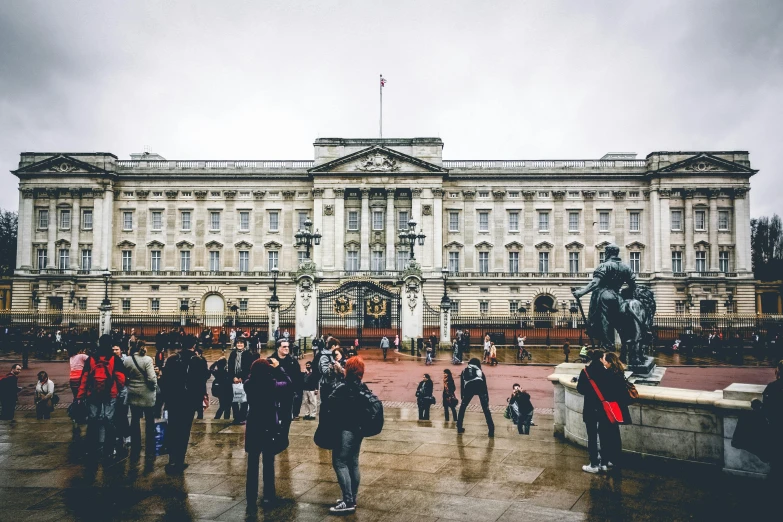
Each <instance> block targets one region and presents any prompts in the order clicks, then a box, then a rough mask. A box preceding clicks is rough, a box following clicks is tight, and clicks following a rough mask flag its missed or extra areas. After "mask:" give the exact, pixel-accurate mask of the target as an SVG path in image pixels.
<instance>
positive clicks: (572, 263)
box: [568, 252, 579, 274]
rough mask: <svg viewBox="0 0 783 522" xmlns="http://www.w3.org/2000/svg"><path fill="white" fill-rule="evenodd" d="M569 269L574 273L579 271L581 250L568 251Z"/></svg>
mask: <svg viewBox="0 0 783 522" xmlns="http://www.w3.org/2000/svg"><path fill="white" fill-rule="evenodd" d="M568 271H569V272H571V273H572V274H575V273H577V272H579V252H569V253H568Z"/></svg>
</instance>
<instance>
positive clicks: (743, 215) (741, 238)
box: [734, 188, 751, 272]
mask: <svg viewBox="0 0 783 522" xmlns="http://www.w3.org/2000/svg"><path fill="white" fill-rule="evenodd" d="M747 191H748V189H746V188H738V189H734V237H735V238H736V246H735V248H734V252H735V254H734V255H735V260H734V263H735V264H736V271H737V272H747V271H749V270H751V261H750V208H749V206H748V203H747V199H745V196H746V194H747Z"/></svg>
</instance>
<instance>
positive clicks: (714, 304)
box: [699, 299, 718, 314]
mask: <svg viewBox="0 0 783 522" xmlns="http://www.w3.org/2000/svg"><path fill="white" fill-rule="evenodd" d="M699 312H701V313H703V314H714V313H717V312H718V301H715V300H712V299H703V300H701V301H699Z"/></svg>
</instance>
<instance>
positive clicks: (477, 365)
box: [457, 357, 495, 437]
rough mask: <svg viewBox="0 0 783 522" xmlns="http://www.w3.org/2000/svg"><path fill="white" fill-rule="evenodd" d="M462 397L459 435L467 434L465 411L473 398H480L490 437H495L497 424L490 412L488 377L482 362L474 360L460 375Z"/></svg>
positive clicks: (458, 421)
mask: <svg viewBox="0 0 783 522" xmlns="http://www.w3.org/2000/svg"><path fill="white" fill-rule="evenodd" d="M460 397H461V399H462V404H460V405H459V415H458V416H457V433H465V428H463V427H462V421H463V420H464V419H465V411H466V410H467V409H468V405H469V404H470V401H471V400H472V399H473V397H478V398H479V402H480V403H481V409H482V411H483V412H484V419H486V421H487V429H488V430H489V432H488V434H487V435H488V436H489V437H494V436H495V423H494V422H493V420H492V413H491V412H490V411H489V390H488V389H487V376H486V375H485V374H484V372H483V371H481V361H479V360H478V359H477V358H475V357H474V358H472V359H471V360H470V362H469V363H468V366H467V367H466V368H465V369H464V370H462V373H461V374H460Z"/></svg>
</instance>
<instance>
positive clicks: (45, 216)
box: [38, 208, 49, 230]
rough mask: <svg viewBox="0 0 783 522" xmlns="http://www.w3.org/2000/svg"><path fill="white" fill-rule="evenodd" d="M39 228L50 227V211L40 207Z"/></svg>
mask: <svg viewBox="0 0 783 522" xmlns="http://www.w3.org/2000/svg"><path fill="white" fill-rule="evenodd" d="M38 228H40V229H41V230H46V229H47V228H49V211H48V210H46V209H43V208H42V209H40V210H39V211H38Z"/></svg>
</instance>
